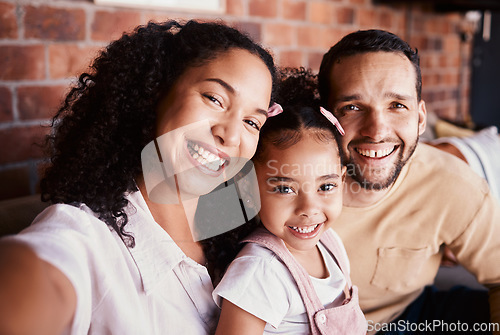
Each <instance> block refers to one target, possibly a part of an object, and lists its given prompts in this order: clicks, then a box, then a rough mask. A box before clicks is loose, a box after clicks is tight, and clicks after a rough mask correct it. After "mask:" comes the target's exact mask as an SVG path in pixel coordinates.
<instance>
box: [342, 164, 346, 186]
mask: <svg viewBox="0 0 500 335" xmlns="http://www.w3.org/2000/svg"><path fill="white" fill-rule="evenodd" d="M346 172H347V166H345V165H344V166H342V182H343V183H344V182H345V175H346Z"/></svg>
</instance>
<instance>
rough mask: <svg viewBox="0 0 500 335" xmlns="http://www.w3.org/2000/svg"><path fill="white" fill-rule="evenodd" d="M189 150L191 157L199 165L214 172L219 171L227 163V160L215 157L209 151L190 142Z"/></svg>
mask: <svg viewBox="0 0 500 335" xmlns="http://www.w3.org/2000/svg"><path fill="white" fill-rule="evenodd" d="M187 147H188V150H189V154H190V155H191V157H193V159H194V160H196V161H197V162H198V163H200V164H202V165H203V166H205V167H207V168H209V169H210V170H212V171H218V170H219V169H220V167H221V166H222V165H224V163H225V162H226V160H225V159H223V158H220V157H219V156H217V155H214V154H213V153H212V152H210V151H209V150H207V149H205V148H203V147H202V146H199V145H198V144H195V143H192V142H189V141H188V146H187Z"/></svg>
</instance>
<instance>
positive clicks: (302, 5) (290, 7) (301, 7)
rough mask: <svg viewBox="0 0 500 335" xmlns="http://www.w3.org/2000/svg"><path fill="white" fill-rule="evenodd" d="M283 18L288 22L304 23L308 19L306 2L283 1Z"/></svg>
mask: <svg viewBox="0 0 500 335" xmlns="http://www.w3.org/2000/svg"><path fill="white" fill-rule="evenodd" d="M282 8H283V17H284V18H285V19H287V20H299V21H304V20H305V19H306V2H305V1H296V0H284V1H283V7H282Z"/></svg>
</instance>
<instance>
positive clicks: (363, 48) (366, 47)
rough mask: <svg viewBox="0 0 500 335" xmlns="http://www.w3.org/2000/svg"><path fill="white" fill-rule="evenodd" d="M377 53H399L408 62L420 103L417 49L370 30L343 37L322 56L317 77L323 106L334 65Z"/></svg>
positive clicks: (395, 38) (326, 98) (384, 33)
mask: <svg viewBox="0 0 500 335" xmlns="http://www.w3.org/2000/svg"><path fill="white" fill-rule="evenodd" d="M377 51H386V52H396V53H399V52H401V53H403V54H404V55H405V56H406V57H407V58H408V59H409V60H410V62H411V63H412V64H413V66H414V67H415V71H416V74H417V82H416V90H417V98H418V101H420V99H421V97H422V73H421V71H420V57H419V56H418V51H417V49H415V50H413V49H412V48H411V47H410V45H409V44H408V43H406V42H405V41H403V40H402V39H401V38H399V37H398V36H397V35H395V34H393V33H390V32H388V31H384V30H376V29H371V30H359V31H356V32H354V33H350V34H348V35H346V36H344V37H343V38H342V39H341V40H340V41H339V42H337V44H335V45H334V46H332V47H331V48H330V50H329V51H328V52H327V53H326V54H325V55H324V56H323V61H322V62H321V66H320V69H319V75H318V81H319V93H320V96H321V100H322V102H323V104H326V103H327V102H328V95H329V93H330V73H331V71H332V67H333V65H334V64H335V63H338V62H339V61H340V60H341V59H342V58H344V57H348V56H353V55H357V54H362V53H368V52H377Z"/></svg>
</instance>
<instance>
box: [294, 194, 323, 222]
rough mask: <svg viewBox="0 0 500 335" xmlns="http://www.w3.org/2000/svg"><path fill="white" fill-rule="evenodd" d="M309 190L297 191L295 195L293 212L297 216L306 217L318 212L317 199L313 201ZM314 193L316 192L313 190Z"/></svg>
mask: <svg viewBox="0 0 500 335" xmlns="http://www.w3.org/2000/svg"><path fill="white" fill-rule="evenodd" d="M310 193H311V191H308V192H303V191H301V192H300V193H299V196H298V197H297V206H296V209H295V214H296V215H299V216H306V217H308V218H310V217H312V216H314V215H317V214H319V212H320V210H319V207H318V201H315V199H314V196H313V195H312V194H310ZM314 193H316V192H314Z"/></svg>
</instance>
